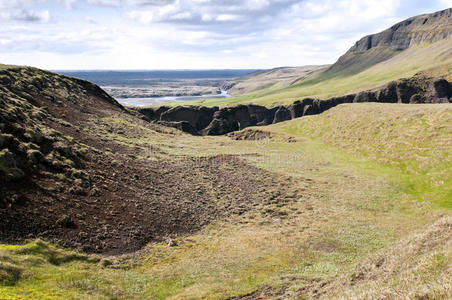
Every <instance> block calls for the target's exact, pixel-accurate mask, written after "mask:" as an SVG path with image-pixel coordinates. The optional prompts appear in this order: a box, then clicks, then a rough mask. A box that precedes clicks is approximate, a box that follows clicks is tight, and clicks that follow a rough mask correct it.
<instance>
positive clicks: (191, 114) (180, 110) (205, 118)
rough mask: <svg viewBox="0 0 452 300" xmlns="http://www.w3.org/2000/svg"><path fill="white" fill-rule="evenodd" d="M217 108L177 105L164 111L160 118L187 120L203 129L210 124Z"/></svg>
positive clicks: (197, 127) (178, 120) (174, 120)
mask: <svg viewBox="0 0 452 300" xmlns="http://www.w3.org/2000/svg"><path fill="white" fill-rule="evenodd" d="M217 110H218V107H214V108H209V107H203V106H177V107H173V108H171V109H169V110H167V111H165V112H163V113H162V114H161V116H160V120H161V121H168V122H180V121H186V122H188V123H190V124H191V126H193V127H194V128H196V130H201V129H203V128H205V127H206V126H207V125H209V124H210V122H211V121H212V119H213V114H214V113H215V112H216V111H217Z"/></svg>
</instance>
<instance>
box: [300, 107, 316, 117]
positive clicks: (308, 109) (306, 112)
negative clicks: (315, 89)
mask: <svg viewBox="0 0 452 300" xmlns="http://www.w3.org/2000/svg"><path fill="white" fill-rule="evenodd" d="M313 112H314V110H313V108H312V105H306V106H305V107H304V109H303V116H309V115H312V114H313Z"/></svg>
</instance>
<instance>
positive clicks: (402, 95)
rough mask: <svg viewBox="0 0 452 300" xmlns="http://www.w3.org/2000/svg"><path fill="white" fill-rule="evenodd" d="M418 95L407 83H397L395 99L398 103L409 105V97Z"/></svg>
mask: <svg viewBox="0 0 452 300" xmlns="http://www.w3.org/2000/svg"><path fill="white" fill-rule="evenodd" d="M417 93H418V89H416V87H415V86H414V85H412V84H411V83H410V82H409V81H407V80H403V81H401V82H399V83H397V98H398V102H399V103H410V100H411V97H412V96H413V95H415V94H417Z"/></svg>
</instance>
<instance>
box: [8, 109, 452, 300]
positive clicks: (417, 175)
mask: <svg viewBox="0 0 452 300" xmlns="http://www.w3.org/2000/svg"><path fill="white" fill-rule="evenodd" d="M451 111H452V110H451V107H450V105H418V106H408V105H390V104H358V105H341V106H338V107H336V108H333V109H331V110H330V111H328V112H327V113H324V114H322V115H318V116H312V117H307V118H302V119H297V120H292V121H289V122H285V123H280V124H275V125H272V126H269V127H266V128H265V130H270V131H272V132H273V133H274V135H275V137H273V138H271V139H268V140H264V141H235V140H232V139H230V138H228V137H225V136H222V137H202V138H200V137H193V136H189V135H185V134H177V135H174V134H165V133H158V132H156V131H154V130H152V129H149V128H148V127H145V126H141V125H137V124H134V123H133V122H132V117H130V116H125V115H122V114H118V115H114V116H111V117H109V118H105V119H97V120H95V121H96V124H97V125H96V126H98V127H96V128H93V129H92V130H96V132H99V133H100V134H101V136H103V135H104V133H108V135H107V136H105V138H107V139H109V140H112V141H119V142H120V143H124V144H125V143H126V142H127V141H128V143H129V146H130V147H140V148H141V149H143V154H142V156H143V157H144V158H148V159H155V154H156V153H158V155H159V159H167V160H173V159H177V157H180V156H196V157H200V158H202V157H205V156H209V155H217V154H234V155H238V156H240V157H241V159H243V160H246V161H248V162H249V163H250V164H254V165H257V166H259V167H261V168H263V169H266V170H269V171H272V172H274V173H275V174H279V175H280V179H279V180H280V182H281V183H285V184H289V186H290V189H289V190H288V191H287V195H279V196H278V194H277V193H276V192H277V191H278V187H277V186H268V187H267V188H266V192H268V193H272V194H275V197H274V198H273V201H272V202H270V203H261V204H259V205H257V206H256V207H255V209H254V210H252V211H250V212H247V213H245V214H243V215H241V216H235V217H231V218H229V219H227V220H223V221H218V222H214V223H212V224H210V225H209V226H207V227H206V228H204V229H203V230H201V231H200V232H198V233H197V234H194V235H190V236H181V237H178V238H177V239H176V241H177V243H178V246H177V247H169V246H168V245H167V244H166V243H151V244H149V245H148V246H147V247H146V249H144V250H143V251H142V252H140V253H137V254H135V255H132V256H126V257H115V258H109V260H111V262H112V265H110V266H109V264H108V263H103V262H102V260H101V259H100V258H99V257H96V256H89V255H84V254H80V253H75V252H72V251H69V250H64V249H61V248H60V247H56V246H52V245H49V244H47V243H44V242H42V241H35V242H32V243H30V244H27V245H22V246H11V245H0V262H1V265H0V266H1V267H0V270H1V272H0V274H1V275H0V276H2V277H0V280H1V281H2V283H1V285H0V295H1V298H2V299H17V298H25V297H27V298H28V299H225V298H229V297H235V296H240V295H245V294H249V293H253V292H256V291H258V294H259V293H260V292H259V291H260V290H261V288H262V287H263V286H270V287H272V288H274V289H275V290H278V289H282V291H281V297H282V298H300V297H302V296H303V297H311V298H318V297H317V296H316V295H315V290H322V291H325V292H326V293H327V295H329V296H331V297H330V298H337V297H339V296H340V295H360V294H359V293H363V291H366V290H367V287H369V294H368V295H377V294H378V292H379V291H380V292H381V291H383V290H384V289H385V288H388V289H392V290H395V289H396V288H402V287H403V288H405V286H403V281H402V278H409V276H415V275H413V274H414V273H410V269H409V268H407V269H402V268H399V270H402V271H400V272H399V273H397V272H394V273H389V270H390V268H389V266H388V269H387V270H388V271H387V272H388V274H394V275H391V277H390V279H389V280H388V281H380V284H379V285H372V282H371V280H367V281H363V282H362V283H360V284H359V285H357V287H356V289H355V288H354V287H351V286H349V285H348V284H349V280H350V278H353V276H355V275H356V274H359V273H360V271H361V270H362V269H363V268H364V269H365V268H366V266H369V265H371V264H372V263H373V262H374V261H378V258H379V257H380V256H385V257H386V256H387V257H388V258H390V257H394V263H393V264H391V265H393V266H399V265H401V262H403V261H404V260H405V259H406V257H404V256H402V255H399V256H397V255H398V254H403V253H402V252H403V251H401V250H400V249H404V246H406V245H407V244H408V245H411V242H410V241H412V240H415V241H418V240H419V239H417V238H416V236H415V237H413V236H412V235H413V233H416V232H420V233H419V234H420V235H422V234H423V232H424V231H425V230H426V229H425V228H429V226H433V227H434V228H436V227H435V226H437V225H431V224H433V223H435V221H437V220H438V219H440V218H444V216H446V217H447V216H448V215H450V209H449V207H448V205H447V203H448V202H447V198H444V194H443V193H444V192H445V191H447V189H448V186H450V185H451V184H450V182H451V178H450V177H448V176H449V175H448V173H447V172H446V171H447V170H450V155H447V151H448V149H447V146H448V145H451V143H450V142H449V141H450V140H449V139H450V136H451V135H450V125H451V123H450V120H451V119H450V118H451ZM124 127H127V128H128V130H127V132H128V135H124V134H121V133H119V129H120V128H124ZM108 129H111V130H110V132H109V131H108ZM260 129H262V128H260ZM248 130H252V128H251V129H248ZM387 134H390V138H388V136H387ZM289 137H292V138H291V139H289ZM293 137H294V138H295V140H294V138H293ZM289 141H290V142H289ZM156 149H157V150H156ZM441 149H443V150H441ZM421 154H422V155H423V156H424V157H425V159H423V160H419V159H418V155H421ZM408 170H409V171H410V172H411V173H406V172H407V171H408ZM404 176H405V177H404ZM410 178H411V179H410ZM408 179H410V180H411V181H409V182H405V180H408ZM427 179H434V180H433V181H429V180H427ZM439 179H441V180H442V181H444V183H443V184H440V185H438V186H436V185H435V189H433V188H432V187H433V186H434V185H432V184H438V182H437V181H438V180H439ZM426 180H427V181H426ZM407 183H410V184H412V188H411V189H407V188H406V187H407V186H409V184H407ZM424 184H425V186H424ZM426 192H428V196H429V198H428V199H425V197H426V196H425V193H426ZM283 196H284V197H283ZM282 199H291V200H290V201H282ZM419 200H422V201H419ZM440 227H441V228H442V231H435V230H434V229H432V230H433V231H432V232H434V234H433V235H432V234H430V233H428V232H427V233H425V234H426V236H437V237H438V238H439V239H441V241H444V242H445V243H442V244H441V245H447V243H449V242H450V236H451V235H449V234H448V232H447V231H445V230H444V228H445V227H444V226H442V225H440ZM429 230H430V229H429ZM429 232H430V231H429ZM424 240H425V239H424ZM404 243H405V244H404ZM421 244H422V243H420V242H416V245H421ZM429 245H430V244H429ZM444 247H446V246H444ZM444 247H443V248H440V247H439V246H438V245H437V244H432V245H431V246H426V247H425V248H413V251H412V252H410V253H412V254H410V255H411V256H410V257H411V260H410V264H412V265H415V262H416V258H422V261H425V263H422V264H420V265H419V270H420V269H421V268H422V274H423V275H422V276H424V277H423V278H426V280H431V282H438V285H436V284H432V285H430V286H426V285H423V286H422V287H423V288H425V289H426V290H427V291H428V293H430V294H429V295H438V296H439V297H438V298H441V297H442V298H445V297H444V296H442V295H444V288H443V286H446V284H447V282H446V281H445V280H443V281H441V280H440V279H441V278H442V276H443V275H444V274H445V271H444V270H447V267H448V266H450V263H451V256H450V251H449V252H448V251H447V248H444ZM416 249H423V252H422V253H421V254H422V255H418V253H420V252H419V251H417V250H416ZM396 261H397V262H398V263H396ZM419 261H421V260H419ZM104 262H105V259H104ZM385 266H386V265H385ZM366 270H367V269H366ZM394 270H396V269H394ZM2 272H3V273H2ZM369 274H370V273H369ZM378 274H379V273H378ZM383 274H386V273H383ZM386 277H388V276H386ZM415 277H416V276H415ZM416 278H417V277H416ZM416 278H414V279H413V280H411V281H409V283H410V284H412V287H414V286H416V284H417V283H419V282H420V281H419V280H418V279H416ZM424 281H425V280H424ZM371 285H372V286H371ZM329 287H331V289H329ZM334 287H341V288H340V289H339V288H334ZM402 290H403V289H402ZM406 290H407V293H408V292H412V290H409V291H408V289H406ZM372 291H373V293H374V294H372V293H370V292H372ZM370 298H372V297H370Z"/></svg>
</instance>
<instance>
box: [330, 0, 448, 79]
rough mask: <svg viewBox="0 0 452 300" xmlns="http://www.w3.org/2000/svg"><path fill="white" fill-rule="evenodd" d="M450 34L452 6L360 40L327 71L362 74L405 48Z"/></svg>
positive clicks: (413, 18) (430, 41)
mask: <svg viewBox="0 0 452 300" xmlns="http://www.w3.org/2000/svg"><path fill="white" fill-rule="evenodd" d="M450 37H452V8H448V9H446V10H443V11H439V12H436V13H433V14H425V15H420V16H416V17H412V18H409V19H407V20H405V21H402V22H400V23H397V24H395V25H394V26H392V27H391V28H388V29H386V30H384V31H382V32H380V33H377V34H373V35H368V36H366V37H364V38H362V39H361V40H359V41H357V42H356V44H355V45H354V46H353V47H351V48H350V50H349V51H347V53H345V54H344V55H343V56H341V57H340V58H339V60H338V61H337V62H336V63H335V64H334V65H332V66H331V67H330V68H328V69H327V70H326V71H325V72H326V73H329V74H334V73H339V72H341V73H342V74H343V73H347V74H351V73H358V72H360V71H362V70H365V69H367V68H369V67H371V66H373V65H375V64H378V63H380V62H382V61H385V60H387V59H389V58H391V57H393V56H395V55H397V54H398V53H399V52H400V51H401V50H405V49H408V48H410V47H412V46H414V45H418V44H422V43H433V42H437V41H440V40H442V39H446V38H450Z"/></svg>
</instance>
